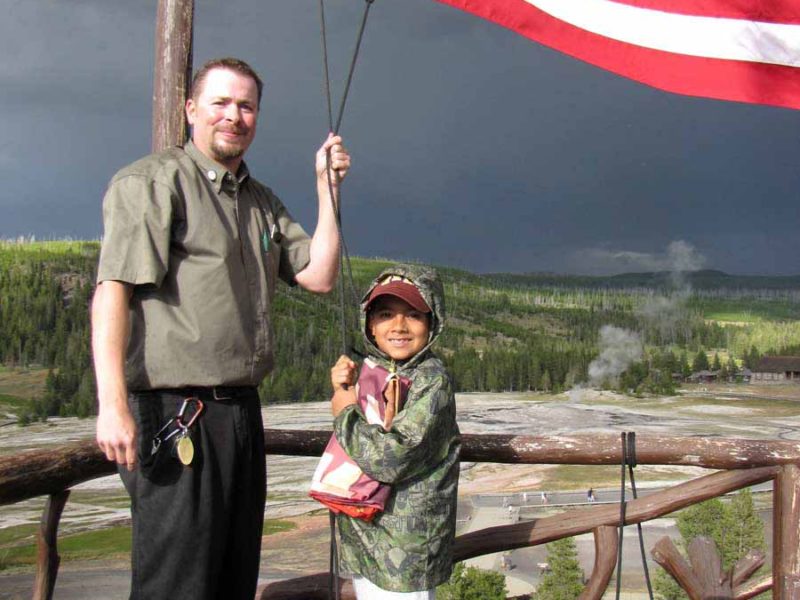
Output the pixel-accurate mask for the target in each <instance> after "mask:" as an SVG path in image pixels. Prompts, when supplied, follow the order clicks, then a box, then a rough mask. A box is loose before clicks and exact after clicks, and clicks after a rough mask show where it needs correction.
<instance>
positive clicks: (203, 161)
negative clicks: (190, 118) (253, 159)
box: [183, 140, 250, 193]
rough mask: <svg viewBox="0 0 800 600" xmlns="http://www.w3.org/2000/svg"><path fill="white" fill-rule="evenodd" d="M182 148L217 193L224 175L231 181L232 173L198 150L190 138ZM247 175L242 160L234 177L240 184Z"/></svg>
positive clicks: (248, 172)
mask: <svg viewBox="0 0 800 600" xmlns="http://www.w3.org/2000/svg"><path fill="white" fill-rule="evenodd" d="M183 149H184V150H185V151H186V154H188V155H189V157H190V158H191V159H192V160H193V161H194V162H195V164H197V166H198V167H199V168H200V170H201V171H202V172H203V175H204V176H205V178H206V179H208V180H209V181H210V182H212V183H213V184H214V189H215V190H216V191H217V193H219V192H220V190H221V189H222V184H223V183H224V181H225V178H226V176H227V177H229V178H230V179H231V181H233V180H234V176H233V174H232V173H231V172H230V171H228V169H226V168H225V167H223V166H222V165H221V164H219V163H218V162H217V161H215V160H213V159H211V158H209V157H208V156H206V155H205V154H203V153H202V152H200V150H199V149H198V148H197V146H195V145H194V142H193V141H192V140H189V141H188V142H186V144H185V145H184V146H183ZM248 177H250V171H249V169H248V168H247V164H245V162H244V161H242V162H241V163H240V164H239V171H238V172H237V175H236V179H238V180H239V183H240V184H242V183H244V182H245V180H246V179H247V178H248Z"/></svg>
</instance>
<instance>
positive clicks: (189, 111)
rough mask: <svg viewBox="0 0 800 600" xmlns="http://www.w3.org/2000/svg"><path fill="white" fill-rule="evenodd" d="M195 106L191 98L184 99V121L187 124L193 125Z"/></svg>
mask: <svg viewBox="0 0 800 600" xmlns="http://www.w3.org/2000/svg"><path fill="white" fill-rule="evenodd" d="M196 108H197V107H196V106H195V104H194V99H193V98H187V99H186V121H187V122H188V123H189V125H194V117H195V110H196Z"/></svg>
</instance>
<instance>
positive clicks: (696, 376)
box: [689, 371, 719, 383]
mask: <svg viewBox="0 0 800 600" xmlns="http://www.w3.org/2000/svg"><path fill="white" fill-rule="evenodd" d="M718 378H719V371H697V372H696V373H692V374H691V375H689V381H691V382H692V383H714V382H715V381H716V380H717V379H718Z"/></svg>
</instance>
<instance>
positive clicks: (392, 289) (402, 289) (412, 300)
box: [367, 277, 431, 313]
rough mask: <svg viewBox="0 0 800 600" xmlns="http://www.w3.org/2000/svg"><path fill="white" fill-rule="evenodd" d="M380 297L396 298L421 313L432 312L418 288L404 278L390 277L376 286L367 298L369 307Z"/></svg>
mask: <svg viewBox="0 0 800 600" xmlns="http://www.w3.org/2000/svg"><path fill="white" fill-rule="evenodd" d="M379 296H395V297H397V298H400V299H401V300H404V301H405V302H407V303H408V304H409V305H410V306H412V307H413V308H416V309H417V310H418V311H420V312H426V313H429V312H431V307H430V306H428V303H427V302H425V299H424V298H423V297H422V294H420V293H419V290H418V289H417V286H415V285H414V284H413V283H411V282H410V281H409V280H408V279H405V278H402V277H390V278H389V279H386V280H385V281H382V282H381V283H379V284H378V285H376V286H375V287H374V288H373V289H372V292H370V294H369V298H367V307H369V305H370V304H372V302H373V301H374V300H375V299H376V298H378V297H379Z"/></svg>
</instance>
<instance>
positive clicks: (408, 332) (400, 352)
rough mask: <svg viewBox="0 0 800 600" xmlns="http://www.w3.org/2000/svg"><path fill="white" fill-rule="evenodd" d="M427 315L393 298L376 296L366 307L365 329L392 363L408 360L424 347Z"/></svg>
mask: <svg viewBox="0 0 800 600" xmlns="http://www.w3.org/2000/svg"><path fill="white" fill-rule="evenodd" d="M429 314H430V313H425V312H421V311H419V310H417V309H416V308H414V307H413V306H411V305H410V304H408V303H407V302H406V301H404V300H401V299H400V298H398V297H397V296H388V295H387V296H380V297H378V298H376V299H375V301H374V302H373V304H372V306H370V309H369V317H368V319H367V329H368V330H369V333H370V334H371V335H372V339H373V341H374V342H375V345H376V346H377V347H378V348H380V349H381V350H382V351H383V352H385V353H386V354H387V355H388V356H389V357H390V358H391V359H392V360H398V361H403V360H408V359H409V358H411V357H412V356H414V355H415V354H417V353H418V352H419V351H420V350H422V349H423V348H424V347H425V346H426V345H427V344H428V330H429V328H430V325H429V323H428V321H429V318H428V317H429Z"/></svg>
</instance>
